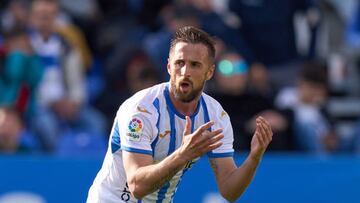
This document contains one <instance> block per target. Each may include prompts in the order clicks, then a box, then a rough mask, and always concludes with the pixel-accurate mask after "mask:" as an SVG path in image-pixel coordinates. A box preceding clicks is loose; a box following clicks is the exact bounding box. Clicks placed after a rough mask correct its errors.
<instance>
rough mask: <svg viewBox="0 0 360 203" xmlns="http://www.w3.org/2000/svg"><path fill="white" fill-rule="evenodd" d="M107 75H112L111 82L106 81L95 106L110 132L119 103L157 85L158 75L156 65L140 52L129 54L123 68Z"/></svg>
mask: <svg viewBox="0 0 360 203" xmlns="http://www.w3.org/2000/svg"><path fill="white" fill-rule="evenodd" d="M109 74H111V75H112V77H111V78H112V80H108V81H107V84H106V87H105V90H104V91H103V93H102V94H101V95H100V96H99V99H98V100H97V102H96V106H97V107H98V108H99V109H100V110H101V111H102V112H103V113H104V115H106V118H107V125H108V130H109V132H110V129H111V127H112V122H113V118H114V113H115V112H116V111H117V110H118V108H119V103H122V102H124V101H125V99H127V98H128V97H130V96H131V95H132V94H134V93H135V92H137V91H139V90H142V89H145V88H147V87H150V86H152V85H155V84H157V83H159V82H160V74H159V72H158V68H157V67H156V65H155V64H154V63H153V62H152V61H151V59H150V58H149V56H148V55H146V53H145V52H143V51H142V50H137V51H134V52H132V53H129V55H128V57H127V62H126V63H125V64H124V68H122V69H115V70H113V72H109ZM109 79H110V78H109Z"/></svg>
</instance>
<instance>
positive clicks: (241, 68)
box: [210, 51, 293, 151]
mask: <svg viewBox="0 0 360 203" xmlns="http://www.w3.org/2000/svg"><path fill="white" fill-rule="evenodd" d="M250 75H251V72H249V71H248V66H247V64H246V63H245V61H244V59H243V58H242V57H241V55H239V54H238V53H236V52H232V51H225V53H224V54H222V55H221V56H220V58H219V61H218V65H217V68H216V72H215V76H214V78H215V81H214V82H215V84H213V85H214V86H213V87H212V88H210V90H211V89H212V92H210V95H211V96H213V97H214V98H215V99H216V100H218V101H219V102H220V103H221V104H222V105H223V107H224V109H225V110H226V111H227V113H228V114H229V116H230V117H231V118H232V119H231V123H232V126H233V128H234V149H235V150H237V151H240V150H246V149H248V147H249V145H250V142H251V132H253V130H254V129H255V127H256V125H255V123H256V122H255V119H256V117H257V116H262V117H264V118H265V119H266V120H268V121H269V123H270V125H271V128H272V129H273V131H274V133H275V134H276V136H274V137H273V141H272V143H271V144H270V145H269V149H270V150H292V149H293V143H292V138H293V137H292V126H291V123H292V122H291V120H292V114H291V112H289V111H280V110H278V109H276V108H275V107H274V104H273V100H272V98H271V97H267V96H266V94H262V93H261V92H254V91H251V89H250V87H249V78H250V77H251V76H250Z"/></svg>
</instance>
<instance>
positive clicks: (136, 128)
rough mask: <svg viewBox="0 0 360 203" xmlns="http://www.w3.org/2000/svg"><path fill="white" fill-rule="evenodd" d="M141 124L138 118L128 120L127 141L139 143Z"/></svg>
mask: <svg viewBox="0 0 360 203" xmlns="http://www.w3.org/2000/svg"><path fill="white" fill-rule="evenodd" d="M143 123H144V122H143V121H142V120H141V119H140V118H138V117H134V118H132V119H131V120H130V122H129V125H128V132H127V133H126V135H127V137H128V139H129V140H132V141H140V136H141V132H142V129H143Z"/></svg>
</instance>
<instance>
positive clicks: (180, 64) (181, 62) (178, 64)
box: [175, 60, 185, 67]
mask: <svg viewBox="0 0 360 203" xmlns="http://www.w3.org/2000/svg"><path fill="white" fill-rule="evenodd" d="M175 65H176V67H183V66H184V65H185V62H184V61H182V60H177V61H175Z"/></svg>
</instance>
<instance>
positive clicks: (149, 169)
mask: <svg viewBox="0 0 360 203" xmlns="http://www.w3.org/2000/svg"><path fill="white" fill-rule="evenodd" d="M154 51H155V50H154ZM214 57H215V48H214V43H213V41H212V39H211V37H210V36H209V35H208V34H207V33H206V32H204V31H202V30H200V29H197V28H195V27H183V28H180V29H179V30H178V31H177V32H176V33H175V35H174V37H173V39H172V41H171V46H170V53H169V59H168V65H167V71H168V73H169V74H170V81H169V82H167V83H162V84H158V85H155V86H153V87H150V88H148V89H145V90H142V91H140V92H138V93H136V94H135V95H134V96H132V97H131V98H129V99H128V100H126V101H125V102H124V103H123V104H122V105H121V106H120V108H119V110H118V112H117V115H116V118H115V120H114V125H113V128H112V132H111V136H110V139H109V148H108V151H107V154H106V157H105V160H104V163H103V166H102V168H101V170H100V172H99V173H98V174H97V177H96V178H95V180H94V183H93V185H92V186H91V188H90V191H89V195H88V199H87V202H88V203H92V202H106V203H115V202H117V203H118V202H144V203H147V202H154V203H155V202H172V200H173V197H174V193H175V191H176V189H177V186H178V184H179V182H180V181H181V179H182V176H183V175H184V173H185V172H186V171H187V170H188V169H189V168H190V167H191V165H192V164H193V163H194V162H195V161H196V160H197V159H199V157H201V156H202V155H205V154H206V155H207V156H208V157H209V159H210V163H211V166H212V169H213V171H214V174H215V177H216V181H217V185H218V188H219V191H220V193H221V194H222V196H224V198H226V199H227V200H229V201H235V200H236V199H237V198H239V197H240V195H241V194H242V193H243V192H244V190H245V189H246V187H247V186H248V185H249V183H250V181H251V180H252V178H253V176H254V174H255V171H256V168H257V166H258V165H259V162H260V160H261V158H262V156H263V154H264V152H265V150H266V148H267V146H268V144H269V143H270V141H271V139H272V130H271V128H270V126H269V124H268V123H267V122H266V121H265V120H264V119H263V118H261V117H259V118H257V120H256V126H257V127H256V130H255V133H254V136H253V139H252V142H251V151H250V153H249V155H248V157H247V159H246V160H245V161H244V163H243V164H242V165H241V166H240V167H239V168H237V167H236V165H235V163H234V160H233V157H232V156H233V151H234V150H233V147H232V143H233V130H232V126H231V123H230V118H229V117H228V115H227V113H226V112H225V111H224V110H223V108H222V107H221V105H220V104H219V103H218V102H217V101H216V100H214V99H213V98H211V97H210V96H208V95H207V94H205V93H203V88H204V84H205V82H206V81H207V80H209V79H210V78H211V77H212V76H213V73H214V69H215V65H214Z"/></svg>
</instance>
